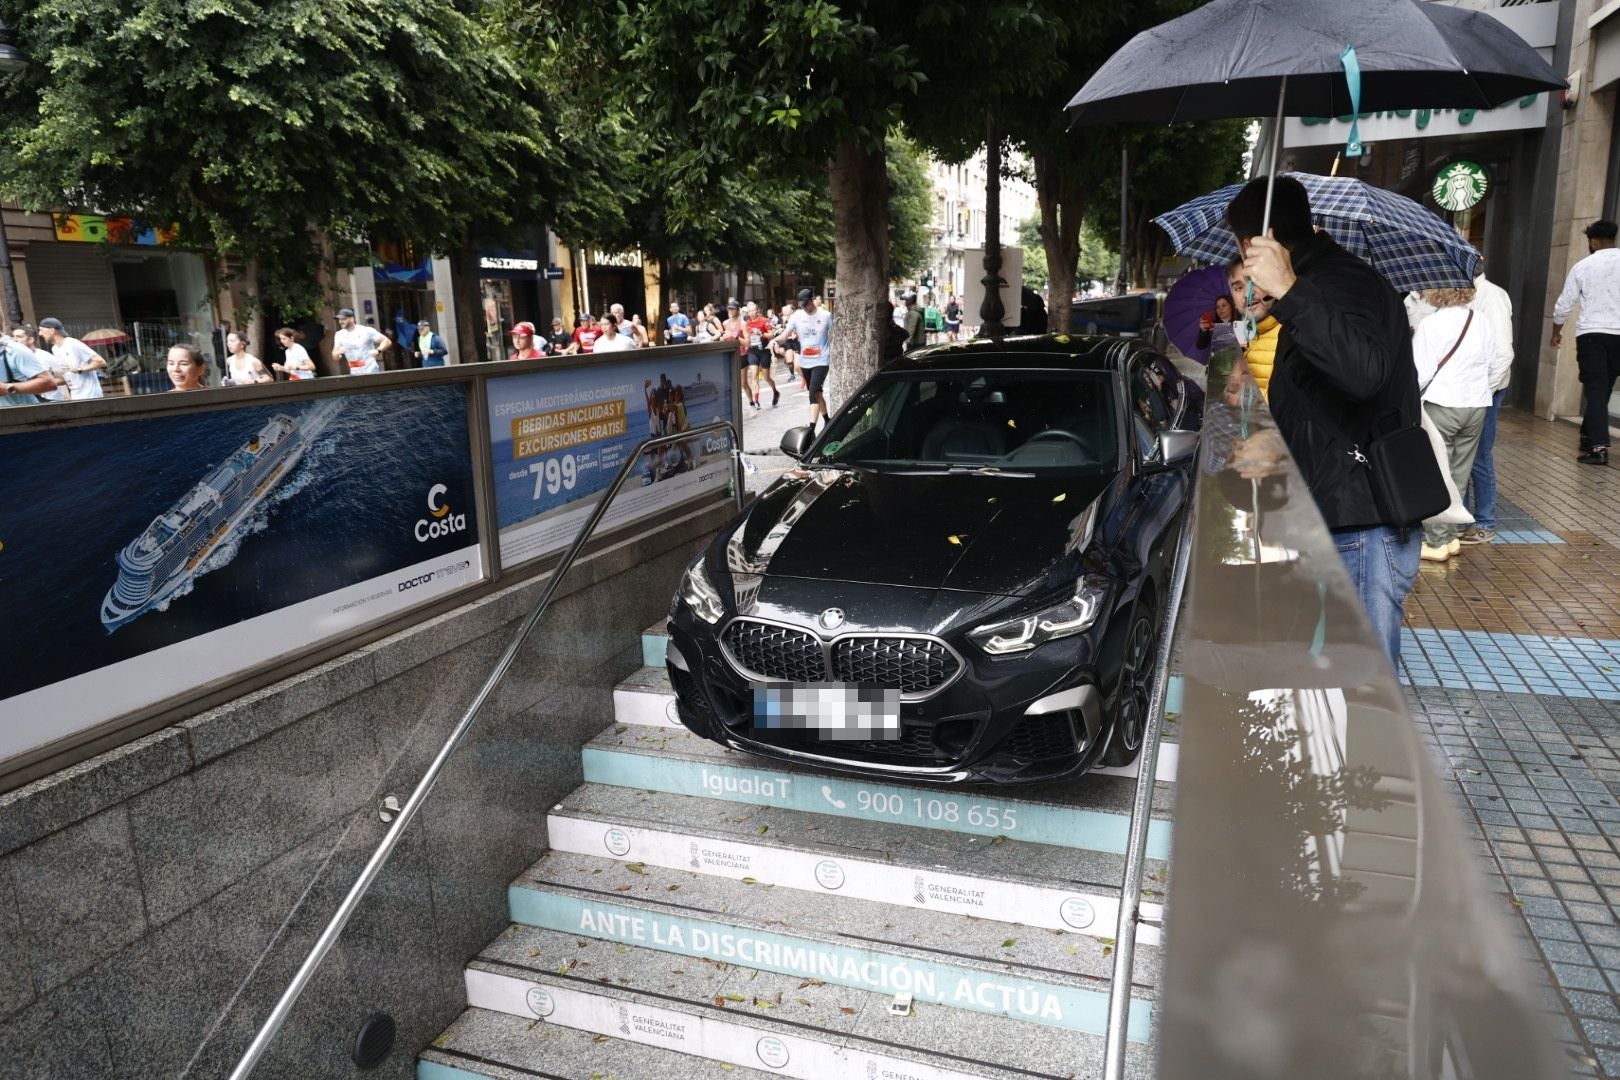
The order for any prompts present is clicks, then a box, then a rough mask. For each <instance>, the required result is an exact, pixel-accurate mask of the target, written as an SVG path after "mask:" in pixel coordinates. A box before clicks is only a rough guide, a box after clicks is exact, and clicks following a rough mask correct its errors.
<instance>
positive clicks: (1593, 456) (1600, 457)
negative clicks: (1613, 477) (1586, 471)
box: [1575, 446, 1609, 465]
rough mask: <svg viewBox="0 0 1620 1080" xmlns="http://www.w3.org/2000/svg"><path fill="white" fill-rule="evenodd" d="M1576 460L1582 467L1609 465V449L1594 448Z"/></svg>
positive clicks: (1604, 447) (1603, 447) (1605, 447)
mask: <svg viewBox="0 0 1620 1080" xmlns="http://www.w3.org/2000/svg"><path fill="white" fill-rule="evenodd" d="M1575 460H1576V461H1578V462H1580V463H1581V464H1582V465H1607V464H1608V463H1609V448H1608V447H1607V446H1594V447H1592V449H1590V450H1588V451H1587V452H1586V453H1584V454H1582V455H1581V456H1580V457H1578V458H1576V459H1575Z"/></svg>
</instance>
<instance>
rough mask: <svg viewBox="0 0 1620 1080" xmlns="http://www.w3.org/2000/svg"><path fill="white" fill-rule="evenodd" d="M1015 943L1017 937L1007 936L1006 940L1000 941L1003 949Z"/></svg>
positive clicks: (1016, 942)
mask: <svg viewBox="0 0 1620 1080" xmlns="http://www.w3.org/2000/svg"><path fill="white" fill-rule="evenodd" d="M1016 944H1018V939H1017V938H1008V939H1007V940H1006V941H1003V942H1002V943H1001V947H1002V948H1003V949H1010V948H1012V947H1013V946H1014V945H1016Z"/></svg>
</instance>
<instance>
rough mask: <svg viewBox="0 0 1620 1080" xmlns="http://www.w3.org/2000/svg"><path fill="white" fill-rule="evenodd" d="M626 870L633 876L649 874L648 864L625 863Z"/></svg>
mask: <svg viewBox="0 0 1620 1080" xmlns="http://www.w3.org/2000/svg"><path fill="white" fill-rule="evenodd" d="M624 868H625V869H626V870H628V871H630V872H631V873H632V874H645V873H646V872H647V864H646V863H638V862H632V863H625V864H624Z"/></svg>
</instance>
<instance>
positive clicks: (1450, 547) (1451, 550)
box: [1446, 536, 1462, 555]
mask: <svg viewBox="0 0 1620 1080" xmlns="http://www.w3.org/2000/svg"><path fill="white" fill-rule="evenodd" d="M1461 550H1462V540H1460V539H1459V538H1457V537H1455V536H1453V537H1452V538H1451V543H1449V544H1447V545H1446V554H1447V555H1455V554H1457V552H1459V551H1461Z"/></svg>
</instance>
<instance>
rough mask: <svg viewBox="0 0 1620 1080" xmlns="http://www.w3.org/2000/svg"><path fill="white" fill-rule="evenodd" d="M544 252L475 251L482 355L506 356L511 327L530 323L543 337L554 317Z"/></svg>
mask: <svg viewBox="0 0 1620 1080" xmlns="http://www.w3.org/2000/svg"><path fill="white" fill-rule="evenodd" d="M547 265H548V263H547V260H546V258H545V252H544V251H539V250H536V249H534V248H505V247H493V246H485V247H480V248H479V249H478V296H479V302H480V305H481V307H482V310H483V312H484V336H483V349H484V354H485V355H486V356H488V357H489V358H490V359H499V358H501V357H504V356H506V354H507V352H508V351H509V349H508V346H509V343H510V341H511V333H512V327H513V326H514V325H516V324H517V323H520V322H528V323H533V324H534V327H535V330H536V331H537V332H538V333H539V334H542V335H544V334H545V333H546V331H547V330H548V329H549V328H550V326H551V319H552V316H553V315H554V314H555V312H554V310H553V307H552V303H551V288H550V285H551V282H550V281H549V280H548V279H547Z"/></svg>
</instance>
